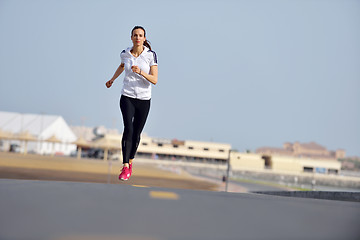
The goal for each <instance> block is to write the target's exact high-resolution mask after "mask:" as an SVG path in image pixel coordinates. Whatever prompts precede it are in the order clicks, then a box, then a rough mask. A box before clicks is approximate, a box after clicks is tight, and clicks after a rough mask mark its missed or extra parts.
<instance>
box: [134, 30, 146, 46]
mask: <svg viewBox="0 0 360 240" xmlns="http://www.w3.org/2000/svg"><path fill="white" fill-rule="evenodd" d="M145 40H146V38H145V36H144V30H142V29H141V28H137V29H135V30H134V31H133V34H132V36H131V41H132V42H133V44H134V46H142V45H143V44H144V42H145Z"/></svg>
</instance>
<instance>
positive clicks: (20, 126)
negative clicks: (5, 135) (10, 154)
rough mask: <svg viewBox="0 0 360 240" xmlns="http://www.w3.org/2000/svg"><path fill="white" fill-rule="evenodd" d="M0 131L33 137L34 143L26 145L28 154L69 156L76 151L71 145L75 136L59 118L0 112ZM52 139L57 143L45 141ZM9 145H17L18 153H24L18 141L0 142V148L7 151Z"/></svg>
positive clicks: (30, 142) (20, 142) (74, 146)
mask: <svg viewBox="0 0 360 240" xmlns="http://www.w3.org/2000/svg"><path fill="white" fill-rule="evenodd" d="M0 130H2V131H5V132H9V133H11V134H13V135H14V136H16V134H21V133H25V132H26V133H28V134H30V135H31V136H33V137H34V138H35V139H34V141H29V142H28V143H27V152H29V153H37V154H54V153H57V154H64V155H69V154H70V153H71V152H72V151H75V150H76V145H74V144H71V143H72V142H74V141H75V140H76V136H75V134H74V133H73V131H72V130H71V129H70V127H69V126H68V125H67V123H66V122H65V120H64V119H63V118H62V117H61V116H56V115H46V114H22V113H14V112H0ZM52 137H53V138H54V137H55V138H56V139H57V140H59V142H55V143H52V142H47V141H46V140H47V139H50V138H52ZM11 144H17V145H19V146H20V152H22V151H24V144H23V143H22V141H19V140H11V139H10V140H1V144H0V146H1V147H0V148H1V149H2V150H3V151H8V150H9V147H10V145H11Z"/></svg>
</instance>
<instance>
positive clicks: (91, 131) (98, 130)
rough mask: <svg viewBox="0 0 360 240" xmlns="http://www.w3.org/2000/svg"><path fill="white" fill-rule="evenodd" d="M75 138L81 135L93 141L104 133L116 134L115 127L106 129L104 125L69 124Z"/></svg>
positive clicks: (117, 132)
mask: <svg viewBox="0 0 360 240" xmlns="http://www.w3.org/2000/svg"><path fill="white" fill-rule="evenodd" d="M70 128H71V130H72V131H73V132H74V134H75V135H76V137H77V138H79V137H81V138H83V139H84V140H86V141H93V140H94V139H96V138H98V137H103V136H104V135H105V134H112V135H118V134H119V131H118V130H117V129H107V128H105V127H104V126H98V127H86V126H70Z"/></svg>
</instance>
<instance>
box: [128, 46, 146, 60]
mask: <svg viewBox="0 0 360 240" xmlns="http://www.w3.org/2000/svg"><path fill="white" fill-rule="evenodd" d="M143 51H144V46H133V48H132V49H131V51H130V52H131V53H132V55H134V56H135V57H138V56H139V55H140V54H141V53H142V52H143Z"/></svg>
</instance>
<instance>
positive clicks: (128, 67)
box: [106, 26, 158, 180]
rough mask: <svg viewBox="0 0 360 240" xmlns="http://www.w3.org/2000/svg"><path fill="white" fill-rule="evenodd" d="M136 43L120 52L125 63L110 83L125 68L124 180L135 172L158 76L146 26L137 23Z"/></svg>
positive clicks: (122, 103)
mask: <svg viewBox="0 0 360 240" xmlns="http://www.w3.org/2000/svg"><path fill="white" fill-rule="evenodd" d="M131 41H132V42H133V46H132V47H129V48H127V49H126V50H123V51H122V52H121V54H120V57H121V64H120V66H119V67H118V69H117V70H116V72H115V74H114V76H113V77H112V78H111V79H110V80H109V81H107V82H106V87H108V88H109V87H111V85H112V84H113V82H114V81H115V79H116V78H117V77H118V76H119V75H120V74H121V73H122V72H123V71H124V70H125V77H124V83H123V88H122V91H121V97H120V110H121V113H122V116H123V121H124V132H123V136H122V140H121V145H122V154H123V164H124V165H123V168H122V170H121V173H120V175H119V179H120V180H128V179H129V178H130V176H131V173H132V161H133V160H134V158H135V154H136V150H137V148H138V146H139V142H140V134H141V132H142V130H143V128H144V125H145V122H146V118H147V116H148V113H149V110H150V101H151V84H154V85H155V84H156V83H157V79H158V68H157V65H158V64H157V57H156V53H155V52H154V51H152V50H151V47H150V44H149V42H148V41H147V40H146V32H145V29H144V28H143V27H141V26H135V27H134V28H133V29H132V31H131Z"/></svg>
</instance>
